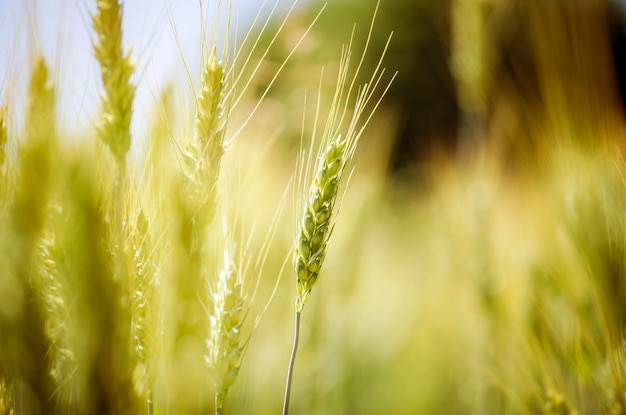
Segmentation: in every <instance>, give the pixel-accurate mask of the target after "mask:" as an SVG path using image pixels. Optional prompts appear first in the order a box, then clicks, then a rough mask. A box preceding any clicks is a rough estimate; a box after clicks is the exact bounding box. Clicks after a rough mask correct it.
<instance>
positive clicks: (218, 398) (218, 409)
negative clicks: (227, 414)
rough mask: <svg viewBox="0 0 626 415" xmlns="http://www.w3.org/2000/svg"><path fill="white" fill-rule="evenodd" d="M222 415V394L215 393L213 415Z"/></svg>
mask: <svg viewBox="0 0 626 415" xmlns="http://www.w3.org/2000/svg"><path fill="white" fill-rule="evenodd" d="M223 414H224V394H223V393H221V392H216V393H215V415H223Z"/></svg>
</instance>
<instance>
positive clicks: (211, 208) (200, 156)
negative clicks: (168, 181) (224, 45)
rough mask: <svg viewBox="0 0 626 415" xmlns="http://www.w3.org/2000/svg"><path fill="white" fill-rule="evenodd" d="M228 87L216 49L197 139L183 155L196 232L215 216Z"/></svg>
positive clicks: (205, 80)
mask: <svg viewBox="0 0 626 415" xmlns="http://www.w3.org/2000/svg"><path fill="white" fill-rule="evenodd" d="M225 87H226V77H225V72H224V64H223V63H222V61H218V60H217V58H216V52H215V50H213V52H212V53H211V56H210V57H209V59H208V60H206V62H205V65H204V68H203V71H202V79H201V82H200V91H199V93H198V98H197V113H196V120H195V134H194V139H193V140H192V141H191V143H190V144H189V145H188V147H187V149H186V150H185V152H184V154H183V156H184V160H185V169H184V175H185V179H186V186H185V195H186V198H187V200H188V202H189V203H190V205H191V211H192V215H193V221H194V233H195V234H196V235H198V234H201V233H202V232H204V227H205V226H206V225H207V224H208V223H210V222H211V221H212V219H213V216H214V215H215V204H216V182H217V178H218V176H219V170H220V162H221V159H222V154H223V153H224V132H225V127H226V117H225V101H224V96H225Z"/></svg>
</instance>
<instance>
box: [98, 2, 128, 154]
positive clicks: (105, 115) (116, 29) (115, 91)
mask: <svg viewBox="0 0 626 415" xmlns="http://www.w3.org/2000/svg"><path fill="white" fill-rule="evenodd" d="M93 27H94V29H95V31H96V35H97V39H96V41H95V43H94V45H93V46H94V51H95V55H96V59H97V60H98V62H99V63H100V67H101V70H102V83H103V84H104V94H103V96H102V118H101V120H100V123H99V125H98V133H99V136H100V138H101V139H102V141H103V142H104V143H106V144H107V145H108V146H109V149H110V150H111V153H112V154H113V156H114V157H115V160H116V161H117V163H118V165H123V164H124V162H125V157H126V153H127V152H128V150H129V148H130V120H131V116H132V111H133V108H132V104H133V97H134V95H135V86H134V85H133V84H132V82H131V80H130V77H131V76H132V73H133V64H132V62H131V59H130V54H129V52H127V53H124V51H123V49H122V13H121V9H120V4H119V3H118V0H98V1H97V11H96V13H95V15H94V16H93Z"/></svg>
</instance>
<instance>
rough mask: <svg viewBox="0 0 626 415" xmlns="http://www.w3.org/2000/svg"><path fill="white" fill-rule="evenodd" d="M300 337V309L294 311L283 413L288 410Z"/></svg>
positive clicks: (284, 414)
mask: <svg viewBox="0 0 626 415" xmlns="http://www.w3.org/2000/svg"><path fill="white" fill-rule="evenodd" d="M299 338H300V311H296V324H295V328H294V332H293V348H292V349H291V358H290V359H289V370H288V371H287V384H286V385H285V402H284V404H283V415H287V414H288V412H289V397H290V396H291V378H292V377H293V364H294V362H295V361H296V352H297V351H298V339H299Z"/></svg>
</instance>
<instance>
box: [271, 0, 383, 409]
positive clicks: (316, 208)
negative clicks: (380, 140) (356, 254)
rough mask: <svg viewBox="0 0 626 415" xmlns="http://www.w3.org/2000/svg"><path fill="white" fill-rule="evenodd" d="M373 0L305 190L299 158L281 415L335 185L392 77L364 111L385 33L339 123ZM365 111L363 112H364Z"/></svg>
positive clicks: (344, 66)
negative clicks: (298, 211) (291, 317)
mask: <svg viewBox="0 0 626 415" xmlns="http://www.w3.org/2000/svg"><path fill="white" fill-rule="evenodd" d="M378 5H379V3H377V5H376V10H375V11H374V18H373V19H372V22H371V25H370V31H369V35H368V39H367V41H366V43H365V48H364V52H363V55H362V56H361V60H360V61H359V64H358V65H357V68H356V70H355V72H354V74H353V77H352V80H351V82H350V84H349V85H348V84H347V76H348V70H349V65H350V57H351V46H352V40H351V41H350V43H349V44H348V46H347V47H345V48H344V49H343V52H342V56H341V59H340V62H339V76H338V79H337V84H336V89H335V95H334V97H333V102H332V104H331V108H330V111H329V114H328V118H327V120H326V125H325V127H324V131H323V135H322V140H321V143H320V147H319V150H318V156H317V162H316V165H315V170H314V174H313V175H312V179H311V181H310V184H309V186H308V192H307V191H306V188H307V187H306V182H307V180H308V177H307V176H309V175H308V174H307V172H308V171H309V170H310V169H311V162H310V161H309V162H308V163H307V161H306V160H305V158H304V157H303V158H302V160H303V162H302V165H301V169H302V170H301V173H300V175H301V176H302V181H303V184H304V185H303V186H302V187H301V188H302V189H305V190H304V192H303V193H304V194H303V195H301V196H300V199H301V200H302V210H303V213H302V215H301V216H300V221H299V223H298V225H297V233H296V239H295V247H294V250H293V265H294V269H295V273H296V287H297V294H296V303H295V327H294V342H293V348H292V352H291V358H290V362H289V368H288V372H287V382H286V385H285V399H284V404H283V415H286V414H287V413H288V411H289V399H290V395H291V379H292V376H293V366H294V363H295V355H296V352H297V349H298V341H299V332H300V314H301V313H302V310H303V309H304V306H305V304H306V302H307V300H308V298H309V295H310V294H311V290H312V288H313V286H314V285H315V283H316V281H317V279H318V278H319V275H320V271H321V268H322V265H323V263H324V258H325V257H326V252H327V250H328V242H329V239H330V236H331V234H332V232H333V229H334V226H335V219H336V213H337V212H336V209H335V204H336V202H337V195H338V190H339V184H340V183H341V182H342V179H343V177H344V173H345V171H346V166H347V165H348V163H349V162H350V161H351V159H352V157H353V156H354V152H355V150H356V147H357V144H358V142H359V139H360V137H361V135H362V133H363V130H364V129H365V127H366V126H367V124H368V122H369V120H370V119H371V117H372V115H373V113H374V111H375V110H376V108H377V107H378V104H379V103H380V100H381V99H382V97H383V96H384V95H385V93H386V92H387V89H388V88H389V86H390V85H391V82H392V81H393V77H392V79H391V80H390V81H389V83H388V84H387V86H386V88H385V89H384V90H383V91H382V93H381V94H380V95H379V97H378V100H377V101H375V103H374V105H373V107H372V108H370V109H369V111H368V104H369V102H370V100H371V99H372V98H373V96H374V94H375V92H376V90H377V87H378V85H379V83H380V81H381V79H382V76H383V74H384V70H380V65H381V63H382V60H383V58H384V55H385V52H386V50H387V46H388V45H389V41H390V40H391V37H390V38H389V40H388V41H387V45H386V46H385V49H384V50H383V52H382V54H381V57H380V60H379V63H378V65H377V66H376V68H375V70H374V72H373V73H372V76H371V78H370V81H369V82H368V83H366V84H364V85H362V86H360V87H359V88H358V89H357V92H356V99H355V102H354V104H353V105H354V107H353V109H352V115H351V117H350V120H349V122H348V125H347V127H345V126H344V117H345V115H346V114H347V112H348V107H349V104H350V103H349V100H350V99H351V98H352V92H353V88H354V85H355V83H356V80H357V77H358V74H359V70H360V68H361V65H362V63H363V60H364V58H365V54H366V52H367V48H368V45H369V40H370V37H371V34H372V30H373V25H374V21H375V17H376V13H377V11H378ZM394 77H395V75H394ZM346 87H347V88H346ZM366 111H368V112H367V113H366ZM316 121H317V120H316ZM314 142H315V137H313V140H311V143H312V145H313V143H314Z"/></svg>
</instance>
